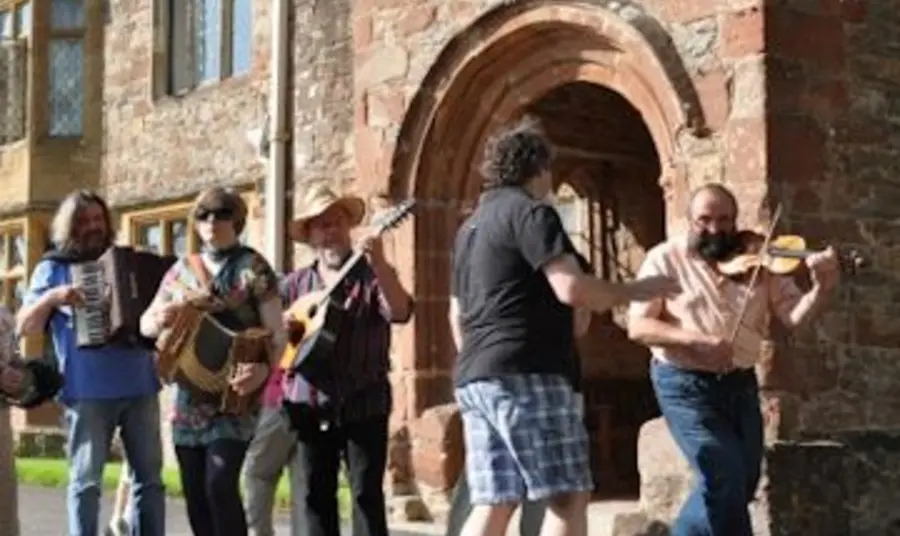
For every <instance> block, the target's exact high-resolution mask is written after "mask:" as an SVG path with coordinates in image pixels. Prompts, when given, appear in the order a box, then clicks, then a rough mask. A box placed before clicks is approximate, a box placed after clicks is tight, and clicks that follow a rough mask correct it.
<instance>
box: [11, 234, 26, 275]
mask: <svg viewBox="0 0 900 536" xmlns="http://www.w3.org/2000/svg"><path fill="white" fill-rule="evenodd" d="M10 242H12V251H10V265H9V267H10V268H16V267H18V266H24V265H25V254H26V253H27V251H26V249H25V235H23V234H16V235H13V236H12V237H11V240H10Z"/></svg>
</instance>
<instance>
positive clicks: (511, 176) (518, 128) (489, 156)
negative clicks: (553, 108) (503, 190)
mask: <svg viewBox="0 0 900 536" xmlns="http://www.w3.org/2000/svg"><path fill="white" fill-rule="evenodd" d="M552 161H553V150H552V148H551V146H550V142H549V141H548V140H547V137H546V136H544V133H543V132H542V130H541V128H540V125H539V124H538V122H537V121H536V120H534V119H532V118H530V117H525V118H524V119H522V120H521V121H519V122H518V123H516V124H515V125H513V126H512V127H510V128H508V129H506V130H504V131H503V132H501V133H499V134H497V135H496V136H494V137H493V138H491V139H489V140H488V142H487V143H486V144H485V147H484V161H483V162H482V164H481V174H482V175H483V176H484V179H485V181H484V189H485V190H487V189H490V188H498V187H501V186H524V185H525V184H527V183H528V182H529V181H530V180H531V179H533V178H535V177H537V176H538V175H540V174H541V173H542V172H544V171H547V170H549V169H550V166H551V164H552Z"/></svg>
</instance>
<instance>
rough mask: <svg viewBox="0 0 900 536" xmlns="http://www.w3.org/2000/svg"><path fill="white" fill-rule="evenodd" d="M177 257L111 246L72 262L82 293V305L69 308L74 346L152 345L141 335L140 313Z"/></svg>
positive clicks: (72, 272) (76, 283)
mask: <svg viewBox="0 0 900 536" xmlns="http://www.w3.org/2000/svg"><path fill="white" fill-rule="evenodd" d="M175 260H176V257H174V256H160V255H157V254H155V253H151V252H148V251H137V250H135V249H134V248H131V247H127V246H112V247H110V248H109V249H108V250H106V252H105V253H103V255H101V256H100V258H98V259H97V260H96V261H89V262H82V263H77V264H73V265H72V266H71V275H72V284H74V285H77V286H80V287H81V288H82V289H83V290H84V293H85V304H84V305H83V306H81V307H76V308H74V310H73V322H74V329H75V342H76V344H77V345H78V346H79V347H88V346H102V345H104V344H109V343H112V342H120V343H126V344H140V343H143V344H146V345H148V346H152V343H151V342H149V341H148V340H147V339H145V338H143V337H142V336H141V330H140V321H141V315H142V314H143V313H144V311H145V310H146V309H147V307H149V306H150V303H151V302H152V301H153V297H154V296H155V295H156V291H157V289H158V288H159V284H160V282H161V281H162V278H163V276H164V275H165V274H166V271H167V270H168V269H169V268H170V267H171V266H172V264H174V263H175Z"/></svg>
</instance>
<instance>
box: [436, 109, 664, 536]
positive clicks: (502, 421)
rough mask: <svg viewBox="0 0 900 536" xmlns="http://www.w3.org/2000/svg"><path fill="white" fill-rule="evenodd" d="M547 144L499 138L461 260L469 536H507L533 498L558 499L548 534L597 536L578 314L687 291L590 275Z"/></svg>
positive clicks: (517, 135) (530, 135)
mask: <svg viewBox="0 0 900 536" xmlns="http://www.w3.org/2000/svg"><path fill="white" fill-rule="evenodd" d="M551 161H552V154H551V148H550V145H549V143H548V142H547V140H546V139H545V138H544V137H543V135H542V134H541V132H540V131H539V130H537V129H536V128H535V127H534V126H533V125H532V124H531V123H529V122H527V121H526V122H523V123H522V124H521V125H517V126H515V127H514V128H512V129H511V130H509V131H507V132H504V133H503V134H501V135H499V136H498V137H497V138H495V139H493V140H491V142H490V143H489V145H488V147H487V150H486V158H485V163H484V166H483V174H484V176H485V178H486V179H487V183H486V191H485V193H484V194H483V195H482V197H481V200H480V202H479V206H478V208H477V209H476V210H475V212H474V213H473V214H472V215H471V216H470V217H469V218H468V219H467V220H466V221H465V222H464V223H463V225H462V227H461V228H460V230H459V232H458V234H457V237H456V243H455V245H454V252H453V270H452V281H451V299H450V318H451V328H452V331H453V336H454V340H455V342H456V344H457V348H459V358H458V360H457V363H456V370H455V376H456V378H455V379H456V398H457V401H458V403H459V406H460V411H461V413H462V419H463V429H464V431H465V443H466V476H467V479H468V483H469V488H470V492H471V496H472V503H473V504H474V505H475V506H474V508H473V510H472V513H471V515H470V516H469V519H468V521H467V522H466V525H465V527H464V529H463V534H464V535H465V536H475V535H485V536H488V535H495V534H504V533H505V532H506V527H507V525H508V523H509V518H510V516H511V515H512V513H513V511H514V510H515V508H516V506H517V505H518V504H519V503H520V502H521V501H522V500H523V499H527V500H531V501H538V500H547V503H548V508H547V513H546V516H545V518H544V523H543V527H544V531H543V532H544V533H549V532H552V533H558V532H560V531H563V532H564V533H566V534H587V519H586V509H587V502H588V499H589V497H590V491H591V490H592V489H593V483H592V481H591V472H590V465H589V460H588V437H587V432H586V431H585V428H584V423H583V421H582V415H583V412H582V409H581V407H580V404H578V399H577V398H576V395H575V390H574V388H573V387H574V386H573V383H574V382H576V381H577V375H578V371H579V367H578V366H577V361H576V359H577V356H576V352H575V344H574V337H573V308H574V307H577V308H584V309H589V310H592V311H594V312H597V313H603V312H606V311H608V310H609V309H610V308H612V307H614V306H616V305H619V304H625V303H627V302H629V301H631V300H638V301H640V300H646V299H651V298H654V297H657V296H661V295H665V294H668V293H671V292H675V291H677V285H676V284H674V282H673V281H672V280H671V279H670V278H666V277H653V278H647V279H644V280H639V281H634V282H630V283H625V284H615V283H610V282H607V281H603V280H601V279H598V278H596V277H593V276H591V275H588V274H586V273H585V272H584V271H583V270H582V268H581V267H580V266H579V264H578V262H577V260H576V254H575V248H574V247H573V245H572V242H571V241H570V240H569V237H568V235H567V234H566V233H565V231H564V229H563V225H562V222H561V221H560V218H559V215H558V213H557V212H556V210H555V209H554V208H553V207H552V206H551V205H549V204H547V203H545V202H543V201H542V200H543V199H544V198H545V197H546V196H547V195H548V194H549V193H550V191H551V188H552V177H551V174H550V169H551Z"/></svg>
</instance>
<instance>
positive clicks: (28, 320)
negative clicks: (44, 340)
mask: <svg viewBox="0 0 900 536" xmlns="http://www.w3.org/2000/svg"><path fill="white" fill-rule="evenodd" d="M58 306H59V303H58V300H57V297H56V293H54V292H53V291H52V290H50V291H47V292H45V293H44V294H43V295H42V296H41V297H40V298H38V300H37V301H36V302H34V303H33V304H32V305H31V306H28V307H23V308H22V310H20V311H19V314H17V315H16V331H17V332H18V333H19V335H22V336H28V335H35V334H38V333H43V332H44V328H46V326H47V320H48V319H49V318H50V315H52V314H53V310H54V309H56V308H57V307H58Z"/></svg>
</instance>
